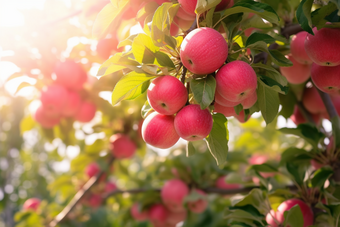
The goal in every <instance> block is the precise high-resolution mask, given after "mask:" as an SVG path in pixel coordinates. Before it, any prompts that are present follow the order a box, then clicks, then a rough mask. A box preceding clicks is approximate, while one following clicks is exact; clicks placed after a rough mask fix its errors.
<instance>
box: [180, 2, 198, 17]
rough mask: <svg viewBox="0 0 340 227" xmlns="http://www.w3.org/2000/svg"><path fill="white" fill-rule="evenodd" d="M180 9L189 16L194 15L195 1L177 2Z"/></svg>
mask: <svg viewBox="0 0 340 227" xmlns="http://www.w3.org/2000/svg"><path fill="white" fill-rule="evenodd" d="M178 3H179V4H181V7H182V8H183V9H184V11H185V12H187V13H188V14H190V15H196V13H195V9H196V5H197V0H178Z"/></svg>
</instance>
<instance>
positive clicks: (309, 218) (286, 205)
mask: <svg viewBox="0 0 340 227" xmlns="http://www.w3.org/2000/svg"><path fill="white" fill-rule="evenodd" d="M295 205H298V206H299V207H300V209H301V212H302V216H303V220H304V223H303V227H308V226H311V225H313V223H314V214H313V211H312V209H311V208H310V207H309V206H308V205H307V204H306V203H305V202H303V201H302V200H300V199H296V198H294V199H289V200H286V201H284V202H283V203H281V204H280V206H279V207H278V208H277V211H276V218H277V220H278V221H279V222H280V223H283V221H284V216H283V213H284V212H285V211H288V210H290V209H291V208H292V207H293V206H295Z"/></svg>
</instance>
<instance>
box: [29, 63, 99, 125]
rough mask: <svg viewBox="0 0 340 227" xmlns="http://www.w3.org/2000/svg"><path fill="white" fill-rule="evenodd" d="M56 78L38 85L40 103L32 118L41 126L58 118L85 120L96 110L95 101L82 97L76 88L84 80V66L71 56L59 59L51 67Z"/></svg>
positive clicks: (54, 122)
mask: <svg viewBox="0 0 340 227" xmlns="http://www.w3.org/2000/svg"><path fill="white" fill-rule="evenodd" d="M54 73H55V75H56V80H55V81H54V83H53V84H51V85H49V86H46V87H44V88H43V89H42V91H41V95H40V101H41V105H40V106H39V107H38V109H37V110H36V112H35V114H34V119H35V120H36V121H37V122H38V123H39V124H40V125H41V126H42V127H44V128H53V127H54V126H56V125H58V124H59V123H60V120H61V119H62V118H73V119H74V120H76V121H79V122H89V121H91V120H92V119H93V117H94V116H95V113H96V109H97V108H96V105H95V104H94V103H92V102H91V101H88V100H84V99H82V97H81V95H80V92H81V89H82V88H83V85H84V83H85V82H86V81H87V74H86V72H85V70H84V69H83V68H82V67H81V66H80V65H79V64H77V63H75V62H74V61H72V60H66V61H64V62H59V63H58V64H57V65H56V66H55V69H54Z"/></svg>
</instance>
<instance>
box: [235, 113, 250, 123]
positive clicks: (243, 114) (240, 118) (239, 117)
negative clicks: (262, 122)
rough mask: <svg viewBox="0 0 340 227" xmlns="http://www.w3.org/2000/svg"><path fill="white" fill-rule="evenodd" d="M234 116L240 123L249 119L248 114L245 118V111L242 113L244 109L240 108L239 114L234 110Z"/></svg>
mask: <svg viewBox="0 0 340 227" xmlns="http://www.w3.org/2000/svg"><path fill="white" fill-rule="evenodd" d="M234 117H235V118H236V119H237V120H238V121H239V122H240V123H245V122H247V121H248V120H249V118H250V115H248V118H247V119H245V113H244V110H241V112H240V113H239V114H236V112H235V115H234Z"/></svg>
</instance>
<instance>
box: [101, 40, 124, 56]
mask: <svg viewBox="0 0 340 227" xmlns="http://www.w3.org/2000/svg"><path fill="white" fill-rule="evenodd" d="M118 43H119V40H118V39H117V37H116V34H115V35H114V36H113V37H111V38H107V39H101V40H99V41H98V44H97V53H98V55H99V56H100V57H101V58H103V59H105V60H106V59H108V58H109V57H110V56H111V55H112V54H113V53H115V52H120V51H123V48H119V49H118V48H117V46H118Z"/></svg>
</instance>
